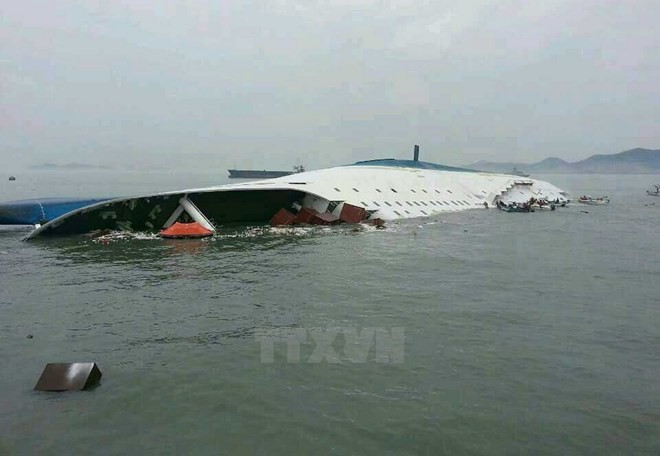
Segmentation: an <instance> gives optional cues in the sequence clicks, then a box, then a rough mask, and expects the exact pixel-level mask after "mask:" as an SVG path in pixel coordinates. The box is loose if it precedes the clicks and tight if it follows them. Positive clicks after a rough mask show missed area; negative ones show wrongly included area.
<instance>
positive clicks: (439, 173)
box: [0, 150, 568, 239]
mask: <svg viewBox="0 0 660 456" xmlns="http://www.w3.org/2000/svg"><path fill="white" fill-rule="evenodd" d="M418 154H419V152H418V150H416V152H415V159H413V160H397V159H382V160H371V161H363V162H358V163H355V164H352V165H347V166H339V167H335V168H328V169H322V170H315V171H307V172H303V173H299V174H295V175H290V176H284V177H280V178H274V179H266V180H261V181H254V182H247V183H239V184H228V185H221V186H217V187H209V188H201V189H192V190H184V191H177V192H167V193H159V194H153V195H147V196H140V197H129V198H118V199H109V200H103V201H95V202H91V204H88V203H87V202H81V203H80V204H81V206H80V207H76V208H75V209H71V203H70V202H69V205H68V206H67V210H66V212H64V213H62V214H59V215H58V216H56V217H54V218H51V219H43V220H42V219H40V220H39V221H38V222H37V221H34V220H22V222H23V223H25V222H27V223H30V224H36V227H35V228H36V229H35V230H34V231H32V232H31V233H30V234H29V235H28V236H27V238H26V239H33V238H36V237H45V236H55V235H72V234H83V233H90V232H94V231H98V230H113V231H115V230H116V231H136V232H161V231H163V230H167V229H168V228H169V227H172V226H173V225H175V224H176V223H178V222H181V221H187V222H193V223H197V224H199V225H201V226H202V227H203V228H204V229H206V230H208V231H210V232H212V233H214V232H216V230H217V227H219V226H221V225H228V224H246V225H250V224H266V223H269V222H270V223H271V224H273V225H289V224H295V223H311V224H320V225H328V224H333V223H336V222H338V221H344V222H349V223H357V222H360V221H369V220H372V221H381V220H387V221H390V220H399V219H407V218H419V217H432V216H438V215H440V214H442V213H446V212H452V211H462V210H468V209H484V208H489V207H493V206H494V205H495V204H497V202H498V201H504V202H507V203H509V202H520V203H523V202H526V201H528V200H530V198H537V199H538V198H543V199H546V200H552V201H555V200H559V201H562V202H566V201H568V195H567V194H566V193H565V192H563V191H562V190H561V189H559V188H557V187H555V186H554V185H552V184H550V183H547V182H543V181H540V180H536V179H530V178H522V177H519V176H515V175H507V174H493V173H485V172H479V171H474V170H469V169H463V168H454V167H448V166H443V165H437V164H433V163H427V162H423V161H419V159H418V157H419V155H418ZM22 203H23V204H25V202H22ZM40 205H41V204H40ZM11 208H12V204H11V203H8V204H0V224H2V223H3V215H4V220H5V223H6V220H7V212H8V211H10V210H11ZM50 209H51V210H50V213H51V214H53V213H55V214H56V213H57V208H50ZM43 212H44V211H43V210H42V211H41V213H43ZM37 223H38V224H37Z"/></svg>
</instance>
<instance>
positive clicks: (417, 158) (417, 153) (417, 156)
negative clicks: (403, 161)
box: [413, 145, 419, 162]
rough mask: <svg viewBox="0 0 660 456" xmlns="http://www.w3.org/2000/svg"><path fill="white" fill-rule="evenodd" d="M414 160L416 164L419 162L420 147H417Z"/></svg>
mask: <svg viewBox="0 0 660 456" xmlns="http://www.w3.org/2000/svg"><path fill="white" fill-rule="evenodd" d="M413 160H415V161H416V162H418V161H419V146H418V145H415V158H414V159H413Z"/></svg>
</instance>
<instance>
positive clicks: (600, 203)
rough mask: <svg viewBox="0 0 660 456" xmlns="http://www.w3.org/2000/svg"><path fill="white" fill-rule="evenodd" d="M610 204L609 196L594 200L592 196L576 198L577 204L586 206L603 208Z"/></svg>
mask: <svg viewBox="0 0 660 456" xmlns="http://www.w3.org/2000/svg"><path fill="white" fill-rule="evenodd" d="M610 202H611V201H610V198H609V196H600V197H598V198H594V197H593V196H589V195H584V196H581V197H580V198H578V203H581V204H588V205H590V206H604V205H607V204H610Z"/></svg>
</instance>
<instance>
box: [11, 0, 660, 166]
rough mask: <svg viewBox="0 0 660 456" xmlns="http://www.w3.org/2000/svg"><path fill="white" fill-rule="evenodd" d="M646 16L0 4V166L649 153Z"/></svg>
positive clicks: (582, 9)
mask: <svg viewBox="0 0 660 456" xmlns="http://www.w3.org/2000/svg"><path fill="white" fill-rule="evenodd" d="M659 17H660V2H659V1H657V0H625V1H621V0H617V1H613V0H570V1H569V0H545V1H541V0H538V1H536V0H526V1H518V0H498V1H491V0H480V1H477V0H461V1H456V0H452V1H445V0H434V1H431V0H418V1H412V0H390V1H380V0H350V1H349V0H268V1H265V0H264V1H257V0H240V1H239V0H176V1H170V0H159V1H156V0H71V1H62V0H44V1H36V0H22V1H16V0H0V126H1V131H0V133H1V136H0V160H1V162H2V163H11V165H12V166H27V165H31V164H36V163H42V162H55V163H67V162H70V161H80V162H85V163H94V164H109V165H117V164H123V163H126V164H127V165H148V164H150V163H155V162H161V163H163V162H164V163H172V164H176V163H180V162H184V161H185V160H186V159H188V158H189V159H190V160H191V162H192V163H195V164H196V165H199V166H200V167H201V166H224V165H226V166H256V167H259V168H263V167H277V168H289V167H290V166H292V165H293V164H294V163H295V162H297V161H302V162H304V163H305V164H306V165H307V166H308V167H321V166H328V165H337V164H343V163H348V162H352V161H355V160H358V159H370V158H380V157H397V156H398V157H408V156H409V155H411V154H412V152H411V150H412V145H413V144H414V143H416V142H417V143H420V144H421V145H422V148H423V149H422V153H423V155H422V158H423V159H425V160H427V161H436V162H442V163H449V164H464V163H469V162H472V161H476V160H479V159H487V160H502V161H504V160H521V161H533V160H539V159H543V158H545V157H546V156H559V157H562V158H565V159H569V160H577V159H582V158H585V157H586V156H588V155H591V154H594V153H615V152H619V151H622V150H624V149H629V148H633V147H637V146H640V147H650V148H660V33H659V32H658V26H657V20H658V18H659ZM249 154H251V155H253V156H252V157H250V156H248V155H249ZM3 167H4V165H3Z"/></svg>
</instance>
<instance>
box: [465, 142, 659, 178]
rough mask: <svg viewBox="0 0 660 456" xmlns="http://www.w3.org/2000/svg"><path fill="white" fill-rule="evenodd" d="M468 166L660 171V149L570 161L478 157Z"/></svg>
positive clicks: (548, 171)
mask: <svg viewBox="0 0 660 456" xmlns="http://www.w3.org/2000/svg"><path fill="white" fill-rule="evenodd" d="M468 167H469V168H472V169H478V170H480V171H490V172H507V173H508V172H511V171H512V170H513V168H517V169H519V170H521V171H524V172H526V173H534V174H660V150H654V149H641V148H637V149H631V150H627V151H625V152H620V153H618V154H613V155H593V156H591V157H589V158H587V159H585V160H582V161H578V162H574V163H570V162H567V161H565V160H562V159H561V158H557V157H550V158H546V159H545V160H542V161H540V162H537V163H514V162H508V163H506V162H505V163H498V162H489V161H483V160H482V161H478V162H476V163H472V164H471V165H468Z"/></svg>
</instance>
